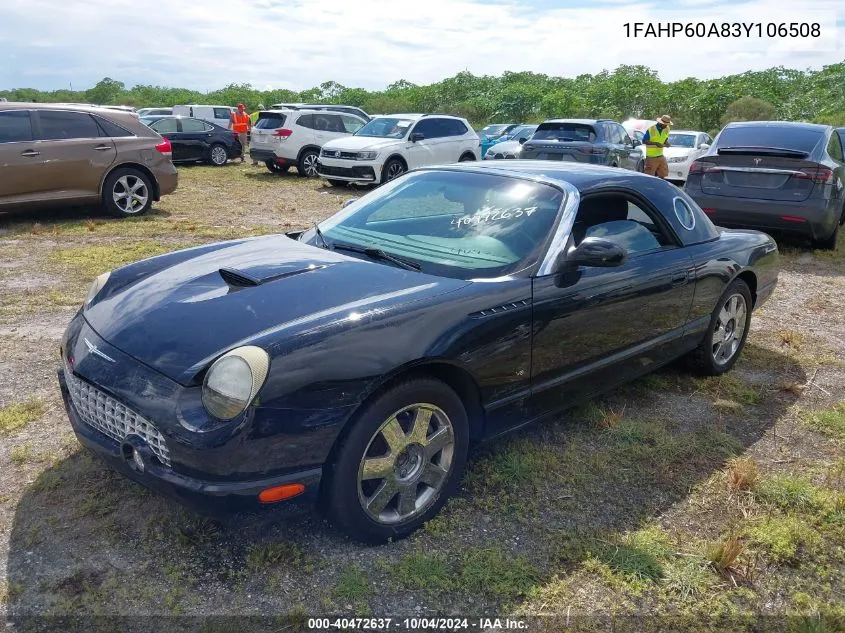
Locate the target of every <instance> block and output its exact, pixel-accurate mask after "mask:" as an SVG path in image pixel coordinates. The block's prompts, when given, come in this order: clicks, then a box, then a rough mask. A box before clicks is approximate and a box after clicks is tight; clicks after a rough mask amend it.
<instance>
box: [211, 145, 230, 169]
mask: <svg viewBox="0 0 845 633" xmlns="http://www.w3.org/2000/svg"><path fill="white" fill-rule="evenodd" d="M228 160H229V155H228V154H227V153H226V148H225V147H223V146H222V145H215V146H214V147H212V148H211V162H212V163H214V164H215V165H217V166H218V167H221V166H222V165H225V164H226V163H227V162H228Z"/></svg>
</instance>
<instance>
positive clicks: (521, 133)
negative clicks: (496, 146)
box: [508, 125, 537, 138]
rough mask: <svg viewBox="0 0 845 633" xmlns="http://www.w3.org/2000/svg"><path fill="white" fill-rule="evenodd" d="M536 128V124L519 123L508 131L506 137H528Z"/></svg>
mask: <svg viewBox="0 0 845 633" xmlns="http://www.w3.org/2000/svg"><path fill="white" fill-rule="evenodd" d="M536 129H537V126H536V125H521V126H519V127H518V128H514V129H513V130H511V131H510V132H509V133H508V138H528V137H529V136H531V135H532V134H533V133H534V130H536Z"/></svg>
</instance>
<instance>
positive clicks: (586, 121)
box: [540, 119, 610, 125]
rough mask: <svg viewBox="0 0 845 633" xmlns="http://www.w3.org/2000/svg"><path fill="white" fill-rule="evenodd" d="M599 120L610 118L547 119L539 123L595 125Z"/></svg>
mask: <svg viewBox="0 0 845 633" xmlns="http://www.w3.org/2000/svg"><path fill="white" fill-rule="evenodd" d="M600 121H602V122H603V121H610V119H547V120H546V121H543V123H540V125H544V124H546V123H575V124H577V125H595V124H596V123H598V122H600Z"/></svg>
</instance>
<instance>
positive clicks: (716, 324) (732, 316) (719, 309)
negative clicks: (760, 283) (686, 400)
mask: <svg viewBox="0 0 845 633" xmlns="http://www.w3.org/2000/svg"><path fill="white" fill-rule="evenodd" d="M751 309H752V299H751V290H749V288H748V284H746V283H745V282H744V281H742V279H737V280H735V281H734V282H733V283H731V285H729V286H728V287H727V289H726V290H725V292H724V293H723V294H722V296H721V298H720V299H719V302H718V303H717V304H716V309H715V310H713V314H712V316H711V317H710V324H709V325H708V327H707V333H706V334H705V335H704V338H703V339H702V340H701V343H700V344H699V345H698V347H697V348H696V349H694V350H693V351H692V352H690V354H689V356H688V357H687V361H688V365H689V367H690V369H692V370H693V371H694V372H695V373H698V374H702V375H704V376H719V375H721V374H724V373H725V372H726V371H729V370H730V369H731V368H732V367H733V366H734V364H735V363H736V361H737V359H738V358H739V355H740V354H741V353H742V350H743V348H744V347H745V341H746V339H747V338H748V330H749V326H750V325H751Z"/></svg>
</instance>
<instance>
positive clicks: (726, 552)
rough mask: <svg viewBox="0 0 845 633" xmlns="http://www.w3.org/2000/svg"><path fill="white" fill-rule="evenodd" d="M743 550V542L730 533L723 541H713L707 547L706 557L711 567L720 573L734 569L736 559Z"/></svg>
mask: <svg viewBox="0 0 845 633" xmlns="http://www.w3.org/2000/svg"><path fill="white" fill-rule="evenodd" d="M744 551H745V544H744V543H743V542H742V541H741V540H740V539H739V537H738V536H736V535H735V534H732V535H731V536H729V537H728V538H726V539H725V540H723V541H719V542H718V543H713V544H711V545H710V546H708V548H707V559H708V560H709V561H710V564H711V565H712V566H713V568H714V569H715V570H716V571H718V572H719V573H721V574H725V573H727V572H730V571H731V570H734V569H736V565H737V560H738V559H739V557H740V556H741V555H742V553H743V552H744Z"/></svg>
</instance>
